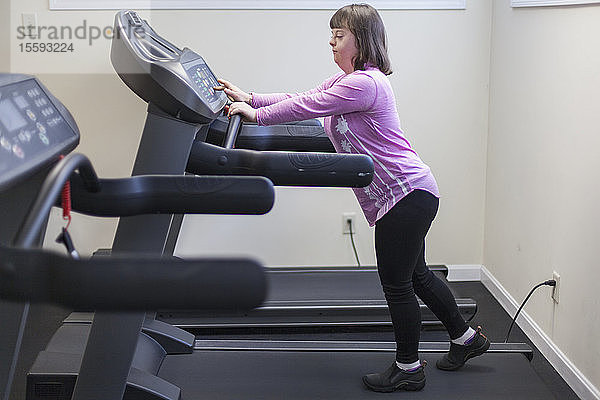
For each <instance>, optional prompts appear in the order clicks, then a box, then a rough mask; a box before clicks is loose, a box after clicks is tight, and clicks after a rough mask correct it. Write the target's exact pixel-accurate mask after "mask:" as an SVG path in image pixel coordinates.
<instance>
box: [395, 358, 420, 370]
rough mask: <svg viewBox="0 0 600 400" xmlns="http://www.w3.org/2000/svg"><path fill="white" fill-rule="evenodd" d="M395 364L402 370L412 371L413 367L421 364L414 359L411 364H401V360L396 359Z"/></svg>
mask: <svg viewBox="0 0 600 400" xmlns="http://www.w3.org/2000/svg"><path fill="white" fill-rule="evenodd" d="M396 365H397V366H398V368H400V369H402V370H404V371H412V370H414V369H417V368H419V367H420V366H421V361H418V360H417V361H415V362H414V363H411V364H402V363H401V362H398V361H396Z"/></svg>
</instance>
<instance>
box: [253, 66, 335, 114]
mask: <svg viewBox="0 0 600 400" xmlns="http://www.w3.org/2000/svg"><path fill="white" fill-rule="evenodd" d="M341 74H342V73H340V74H337V75H334V76H332V77H330V78H328V79H327V80H325V81H324V82H322V83H321V84H320V85H319V86H317V87H316V88H314V89H311V90H308V91H306V92H301V93H268V94H266V93H252V98H251V101H252V102H251V103H248V104H250V105H251V106H252V107H254V108H260V107H266V106H270V105H272V104H276V103H279V102H281V101H284V100H287V99H292V98H294V97H302V96H310V95H312V94H315V93H318V92H322V91H323V90H326V89H327V88H329V87H330V86H331V84H332V82H333V81H335V80H336V79H337V78H338V77H339V76H340V75H341Z"/></svg>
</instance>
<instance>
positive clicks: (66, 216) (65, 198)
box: [60, 155, 71, 230]
mask: <svg viewBox="0 0 600 400" xmlns="http://www.w3.org/2000/svg"><path fill="white" fill-rule="evenodd" d="M63 158H65V156H63V155H61V156H60V159H61V160H62V159H63ZM60 198H61V206H62V209H63V220H65V221H67V226H66V227H65V230H67V229H69V225H71V182H70V181H67V182H65V186H64V187H63V189H62V192H61V194H60Z"/></svg>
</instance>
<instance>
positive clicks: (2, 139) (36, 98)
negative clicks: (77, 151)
mask: <svg viewBox="0 0 600 400" xmlns="http://www.w3.org/2000/svg"><path fill="white" fill-rule="evenodd" d="M77 143H79V131H78V129H77V126H76V125H75V122H74V121H73V119H72V117H71V115H70V114H69V113H68V111H67V110H66V109H65V108H64V106H62V104H61V103H60V102H59V101H58V100H57V99H56V98H54V96H52V95H51V94H50V93H49V92H48V91H47V90H46V89H45V88H44V87H43V85H42V84H41V83H40V82H39V81H38V80H37V79H36V78H34V77H32V76H26V75H14V74H0V190H2V189H5V188H6V187H8V186H9V185H10V184H12V183H13V182H15V181H16V180H18V179H23V178H25V177H27V176H28V175H29V174H33V173H35V172H37V171H38V170H39V169H40V168H42V167H43V166H45V165H47V164H50V163H51V162H53V161H56V159H57V156H58V155H59V154H62V153H66V152H68V151H70V150H72V149H73V148H74V147H75V146H76V145H77Z"/></svg>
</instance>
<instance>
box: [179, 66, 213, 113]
mask: <svg viewBox="0 0 600 400" xmlns="http://www.w3.org/2000/svg"><path fill="white" fill-rule="evenodd" d="M183 68H184V69H185V72H187V74H188V76H189V77H190V79H191V80H192V82H194V83H195V84H196V89H197V91H199V92H200V95H201V96H202V98H203V99H204V100H205V101H206V102H207V103H210V104H214V103H217V104H219V102H220V100H221V93H220V92H216V91H215V90H214V89H213V88H214V87H215V86H219V85H220V83H219V82H218V81H217V78H216V77H215V75H214V74H213V73H212V71H211V70H210V68H208V65H206V63H205V62H204V60H203V59H202V58H199V59H196V60H193V61H190V62H187V63H185V64H183Z"/></svg>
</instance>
